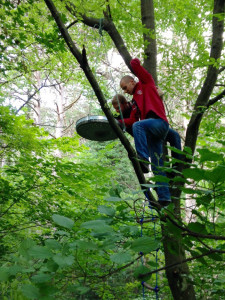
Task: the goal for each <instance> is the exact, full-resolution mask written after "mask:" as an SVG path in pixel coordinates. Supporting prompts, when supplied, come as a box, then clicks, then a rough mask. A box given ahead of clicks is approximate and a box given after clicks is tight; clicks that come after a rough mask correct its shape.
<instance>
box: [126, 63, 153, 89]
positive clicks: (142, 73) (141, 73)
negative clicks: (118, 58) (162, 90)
mask: <svg viewBox="0 0 225 300" xmlns="http://www.w3.org/2000/svg"><path fill="white" fill-rule="evenodd" d="M130 65H131V68H132V69H133V71H134V73H135V75H136V76H137V78H138V79H139V80H140V81H141V82H142V83H149V82H152V83H153V84H154V85H155V82H154V80H153V78H152V75H151V74H150V73H148V71H147V70H145V68H143V67H142V66H141V63H140V60H139V59H138V58H134V59H132V60H131V61H130Z"/></svg>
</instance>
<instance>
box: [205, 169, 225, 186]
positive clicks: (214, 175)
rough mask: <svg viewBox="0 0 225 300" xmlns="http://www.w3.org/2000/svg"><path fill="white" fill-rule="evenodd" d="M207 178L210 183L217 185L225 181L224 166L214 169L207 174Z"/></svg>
mask: <svg viewBox="0 0 225 300" xmlns="http://www.w3.org/2000/svg"><path fill="white" fill-rule="evenodd" d="M207 178H208V179H209V180H211V181H212V182H214V183H216V184H218V183H220V182H224V181H225V166H223V165H220V166H217V167H216V168H214V169H213V170H212V171H211V172H210V173H208V176H207Z"/></svg>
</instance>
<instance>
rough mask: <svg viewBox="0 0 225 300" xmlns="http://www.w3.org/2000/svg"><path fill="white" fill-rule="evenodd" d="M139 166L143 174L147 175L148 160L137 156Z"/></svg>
mask: <svg viewBox="0 0 225 300" xmlns="http://www.w3.org/2000/svg"><path fill="white" fill-rule="evenodd" d="M138 159H139V164H140V166H141V169H142V172H143V173H149V160H148V159H146V158H143V157H140V156H138Z"/></svg>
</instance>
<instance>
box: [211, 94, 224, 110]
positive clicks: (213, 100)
mask: <svg viewBox="0 0 225 300" xmlns="http://www.w3.org/2000/svg"><path fill="white" fill-rule="evenodd" d="M224 96H225V90H223V91H222V93H220V94H219V95H217V96H216V97H215V98H212V99H210V100H209V102H208V104H207V108H209V107H210V106H211V105H213V104H214V103H216V102H217V101H219V100H220V99H222V98H223V97H224Z"/></svg>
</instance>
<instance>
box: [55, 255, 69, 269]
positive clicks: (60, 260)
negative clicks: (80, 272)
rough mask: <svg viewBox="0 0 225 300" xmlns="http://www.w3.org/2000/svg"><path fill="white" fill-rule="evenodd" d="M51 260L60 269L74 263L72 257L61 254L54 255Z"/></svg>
mask: <svg viewBox="0 0 225 300" xmlns="http://www.w3.org/2000/svg"><path fill="white" fill-rule="evenodd" d="M53 260H54V261H55V262H56V263H57V264H58V265H59V266H60V267H62V268H63V267H68V266H71V265H72V264H73V263H74V257H73V256H72V255H69V256H66V255H63V254H61V253H58V254H56V255H54V256H53Z"/></svg>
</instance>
